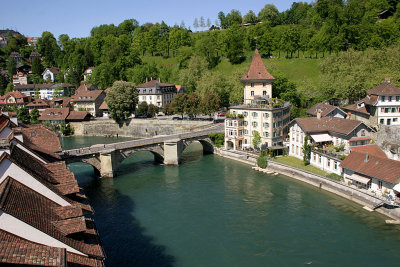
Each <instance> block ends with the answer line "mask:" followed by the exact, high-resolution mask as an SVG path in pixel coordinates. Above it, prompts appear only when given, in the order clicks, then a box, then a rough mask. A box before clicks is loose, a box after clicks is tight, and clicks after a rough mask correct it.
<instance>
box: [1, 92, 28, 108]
mask: <svg viewBox="0 0 400 267" xmlns="http://www.w3.org/2000/svg"><path fill="white" fill-rule="evenodd" d="M30 99H31V97H30V96H27V95H24V94H21V93H20V92H16V91H13V92H8V93H6V94H5V95H3V96H2V97H0V106H7V107H12V106H17V107H24V106H25V105H27V104H28V103H29V102H30Z"/></svg>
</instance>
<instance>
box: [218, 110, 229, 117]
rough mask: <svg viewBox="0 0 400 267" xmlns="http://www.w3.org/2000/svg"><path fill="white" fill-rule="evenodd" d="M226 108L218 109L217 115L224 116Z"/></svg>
mask: <svg viewBox="0 0 400 267" xmlns="http://www.w3.org/2000/svg"><path fill="white" fill-rule="evenodd" d="M226 112H227V111H226V110H221V111H218V117H224V116H225V115H226Z"/></svg>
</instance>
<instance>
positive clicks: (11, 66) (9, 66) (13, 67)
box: [7, 57, 17, 79]
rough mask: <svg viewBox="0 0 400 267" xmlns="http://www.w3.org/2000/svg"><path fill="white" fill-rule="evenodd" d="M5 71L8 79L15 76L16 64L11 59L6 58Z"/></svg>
mask: <svg viewBox="0 0 400 267" xmlns="http://www.w3.org/2000/svg"><path fill="white" fill-rule="evenodd" d="M7 71H8V77H10V79H12V77H13V75H15V74H17V63H16V62H15V60H14V59H13V58H11V57H10V58H8V61H7Z"/></svg>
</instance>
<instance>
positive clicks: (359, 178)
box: [349, 174, 371, 184]
mask: <svg viewBox="0 0 400 267" xmlns="http://www.w3.org/2000/svg"><path fill="white" fill-rule="evenodd" d="M349 178H350V179H351V180H354V181H357V182H359V183H362V184H368V183H369V181H371V179H369V178H367V177H363V176H360V175H357V174H353V175H352V176H350V177H349Z"/></svg>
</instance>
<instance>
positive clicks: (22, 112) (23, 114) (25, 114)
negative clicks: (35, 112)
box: [17, 107, 31, 123]
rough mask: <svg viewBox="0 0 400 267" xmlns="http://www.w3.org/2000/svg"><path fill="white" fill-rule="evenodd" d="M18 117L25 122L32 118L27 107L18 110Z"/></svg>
mask: <svg viewBox="0 0 400 267" xmlns="http://www.w3.org/2000/svg"><path fill="white" fill-rule="evenodd" d="M17 119H18V120H19V121H21V122H23V123H29V122H30V120H31V118H30V116H29V111H28V109H27V108H25V107H21V108H19V109H18V110H17Z"/></svg>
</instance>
